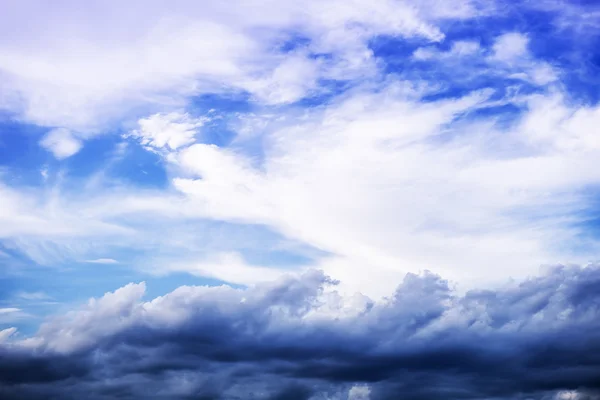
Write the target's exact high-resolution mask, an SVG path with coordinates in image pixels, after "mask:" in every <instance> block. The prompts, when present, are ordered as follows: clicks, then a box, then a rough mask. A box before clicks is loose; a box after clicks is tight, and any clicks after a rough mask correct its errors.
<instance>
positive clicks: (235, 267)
mask: <svg viewBox="0 0 600 400" xmlns="http://www.w3.org/2000/svg"><path fill="white" fill-rule="evenodd" d="M161 269H162V271H161ZM152 272H154V273H156V272H164V273H168V272H187V273H190V274H192V275H196V276H201V277H206V278H214V279H218V280H221V281H224V282H228V283H234V284H239V285H255V284H257V283H260V282H268V281H273V280H275V279H277V278H279V277H281V276H282V275H283V274H285V273H286V270H285V269H283V268H275V267H269V268H267V267H261V266H254V265H248V264H247V263H246V262H245V261H244V259H243V258H242V257H241V256H240V255H239V254H236V253H223V254H215V255H212V256H211V259H209V260H205V261H188V262H175V263H169V264H167V265H163V266H159V267H158V268H154V269H153V271H152Z"/></svg>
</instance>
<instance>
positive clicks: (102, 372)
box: [0, 265, 600, 399]
mask: <svg viewBox="0 0 600 400" xmlns="http://www.w3.org/2000/svg"><path fill="white" fill-rule="evenodd" d="M335 285H336V282H335V281H333V280H331V279H330V278H328V277H327V276H325V275H324V274H323V273H322V272H319V271H310V272H307V273H305V274H304V275H301V276H287V277H285V278H282V279H280V280H278V281H275V282H272V283H269V284H262V285H257V286H254V287H250V288H246V289H239V288H232V287H229V286H220V287H205V286H194V287H188V286H183V287H180V288H178V289H176V290H174V291H173V292H171V293H169V294H167V295H165V296H162V297H157V298H155V299H153V300H150V301H144V300H143V296H144V293H145V284H144V283H140V284H129V285H127V286H125V287H123V288H120V289H118V290H116V291H115V292H113V293H107V294H106V295H104V296H103V297H102V298H99V299H92V300H90V301H89V303H88V304H87V305H85V306H84V307H82V308H80V309H78V310H76V311H72V312H71V313H68V314H66V315H60V316H55V317H53V318H51V319H49V320H48V321H47V322H46V323H45V324H43V325H42V326H41V328H40V329H39V331H38V332H37V334H36V335H34V336H32V337H30V338H25V339H23V338H19V337H16V338H14V339H13V340H12V341H10V340H9V341H7V342H5V343H4V344H3V345H2V346H3V347H2V348H1V352H2V353H1V354H2V356H1V357H0V382H1V385H0V394H1V395H2V396H1V397H2V398H6V399H13V398H14V399H38V398H39V399H54V398H56V399H59V398H60V399H76V398H77V399H78V398H89V399H133V398H156V399H162V398H165V399H166V398H170V399H234V398H257V399H361V398H364V399H397V398H402V399H437V398H439V399H448V398H456V399H459V398H464V399H479V398H498V399H505V398H506V399H508V398H511V399H512V398H524V399H525V398H535V399H562V398H565V399H567V398H577V399H584V398H598V397H597V394H598V393H599V392H598V390H599V389H600V334H599V333H598V332H599V331H598V328H599V327H600V318H599V316H600V310H599V306H600V290H599V289H600V267H599V266H595V265H594V266H589V267H587V268H581V267H557V268H553V269H551V270H549V271H548V272H547V273H545V274H544V275H541V276H539V277H535V278H531V279H529V280H526V281H524V282H522V283H520V284H518V285H517V284H513V285H510V286H507V287H504V288H502V289H498V290H487V291H470V292H467V293H465V294H460V293H457V292H456V291H454V290H453V289H452V288H451V285H450V284H449V283H448V282H447V281H445V280H444V279H442V278H441V277H439V276H437V275H434V274H431V273H428V272H425V273H423V274H420V275H415V274H408V275H407V276H406V277H405V279H404V281H403V282H401V283H400V285H399V286H398V289H397V290H396V291H395V293H393V294H392V295H391V296H390V297H388V298H385V299H384V300H383V301H377V302H376V301H373V300H371V299H369V298H367V297H366V296H363V295H361V294H356V295H354V296H350V297H344V296H342V295H340V294H339V293H338V292H337V291H336V290H335ZM569 396H570V397H569Z"/></svg>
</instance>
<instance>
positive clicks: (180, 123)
mask: <svg viewBox="0 0 600 400" xmlns="http://www.w3.org/2000/svg"><path fill="white" fill-rule="evenodd" d="M206 121H207V119H206V118H192V117H190V115H188V114H186V113H181V112H172V113H169V114H160V113H158V114H154V115H151V116H149V117H147V118H142V119H140V120H139V121H138V124H139V129H136V130H134V131H132V132H131V134H130V136H132V137H135V138H138V139H139V140H140V143H141V144H142V145H144V146H148V147H150V148H154V149H162V148H167V149H171V150H177V149H178V148H179V147H182V146H185V145H188V144H191V143H193V142H194V140H195V139H194V137H195V136H196V135H197V134H198V130H199V128H200V127H202V125H204V124H205V123H206Z"/></svg>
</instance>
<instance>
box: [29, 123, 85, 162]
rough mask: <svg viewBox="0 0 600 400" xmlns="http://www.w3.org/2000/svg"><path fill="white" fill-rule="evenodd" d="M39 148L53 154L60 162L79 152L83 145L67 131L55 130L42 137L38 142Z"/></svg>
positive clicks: (62, 129)
mask: <svg viewBox="0 0 600 400" xmlns="http://www.w3.org/2000/svg"><path fill="white" fill-rule="evenodd" d="M40 146H42V147H43V148H45V149H46V150H48V151H49V152H51V153H52V154H54V157H56V158H57V159H59V160H62V159H65V158H68V157H71V156H72V155H73V154H75V153H77V152H78V151H79V150H81V147H82V146H83V144H82V143H81V140H79V139H78V138H77V137H75V136H74V135H73V134H72V133H71V131H69V130H68V129H64V128H57V129H53V130H51V131H50V132H48V133H47V134H46V136H44V138H43V139H42V140H41V141H40Z"/></svg>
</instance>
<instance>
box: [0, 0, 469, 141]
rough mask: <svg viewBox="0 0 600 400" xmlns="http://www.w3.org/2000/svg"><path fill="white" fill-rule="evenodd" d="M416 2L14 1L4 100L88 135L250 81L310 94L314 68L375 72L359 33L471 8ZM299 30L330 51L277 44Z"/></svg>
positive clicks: (7, 30)
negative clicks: (292, 49)
mask: <svg viewBox="0 0 600 400" xmlns="http://www.w3.org/2000/svg"><path fill="white" fill-rule="evenodd" d="M420 3H421V2H416V1H415V2H413V1H401V2H400V1H393V0H376V1H369V2H363V1H356V0H354V1H341V0H335V1H330V2H327V3H323V2H321V1H316V0H311V1H308V2H304V3H303V4H299V3H297V2H295V1H274V0H261V1H259V2H247V1H243V0H242V1H235V2H234V3H229V4H228V6H227V7H224V6H221V5H217V4H214V3H212V2H191V1H181V2H179V3H178V4H179V6H178V7H166V6H165V5H164V4H162V3H160V2H155V1H151V2H141V1H134V2H129V3H127V4H123V3H122V2H115V1H107V2H103V3H102V4H97V5H95V6H90V7H85V8H78V7H74V5H76V4H75V3H72V2H63V3H61V4H60V5H53V6H52V7H50V6H49V5H47V4H45V3H43V2H37V5H36V12H35V13H31V12H30V8H29V6H28V5H27V4H30V3H27V4H25V3H19V4H15V5H13V6H11V7H9V8H8V9H6V10H5V12H3V13H2V16H1V17H0V18H1V19H0V27H2V28H1V30H0V37H2V38H3V39H2V40H0V78H1V79H0V82H1V83H0V85H1V86H0V93H2V97H0V107H1V108H4V109H8V110H10V111H13V112H15V113H17V115H18V116H19V117H20V118H22V119H25V120H27V121H30V122H33V123H37V124H41V125H47V126H63V127H66V128H69V129H74V130H77V131H80V132H84V133H85V134H86V135H90V134H93V133H98V132H99V131H100V130H101V128H102V127H104V126H106V124H108V123H110V122H111V121H114V120H115V119H120V118H125V117H127V116H129V115H130V114H131V110H134V109H138V110H139V109H147V108H148V107H150V108H152V107H153V105H161V106H162V107H163V108H169V107H177V106H181V105H182V104H184V103H185V99H186V97H187V96H189V95H192V94H200V93H207V92H221V91H223V90H246V91H249V92H250V93H251V94H253V95H255V96H256V99H258V100H260V101H264V102H266V103H286V102H291V101H295V100H298V99H300V98H302V97H304V96H306V95H307V94H310V93H311V91H313V89H314V82H315V80H316V79H318V78H319V77H325V78H335V79H350V78H352V77H361V76H362V75H364V74H365V73H369V72H368V71H372V69H373V68H374V63H373V58H372V54H371V52H370V51H369V50H368V46H367V42H368V41H369V40H370V39H371V38H373V37H374V36H377V35H381V34H383V35H400V36H405V37H413V36H417V37H421V38H423V39H424V40H433V41H438V40H441V39H442V38H443V34H442V33H441V32H440V30H439V29H438V28H437V26H436V23H437V21H439V20H440V19H444V18H447V17H453V18H468V17H470V16H473V15H477V13H478V12H479V11H478V10H477V9H475V8H473V7H472V6H471V3H473V2H472V1H467V0H462V1H460V2H458V3H457V5H456V7H452V8H448V7H439V6H438V7H436V12H434V13H431V7H429V6H427V5H422V4H420ZM140 10H143V14H142V15H140ZM456 10H462V11H461V12H460V13H459V14H457V13H456ZM40 18H41V20H38V19H40ZM24 24H27V25H28V26H29V27H30V29H28V31H27V32H23V30H22V26H23V25H24ZM109 26H110V29H108V27H109ZM42 27H43V28H42ZM42 29H43V30H42ZM295 35H298V36H300V37H306V38H308V39H309V43H308V44H307V45H304V46H303V45H301V47H307V49H306V51H308V52H311V53H318V54H329V55H330V56H331V57H329V61H328V62H326V63H322V62H320V61H319V60H316V59H313V58H308V57H305V56H303V55H302V54H303V53H302V52H299V53H297V56H295V57H288V54H287V53H286V52H285V51H283V52H280V51H278V50H277V48H278V46H280V45H281V44H282V41H283V42H285V40H287V39H288V38H292V37H293V36H295Z"/></svg>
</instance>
